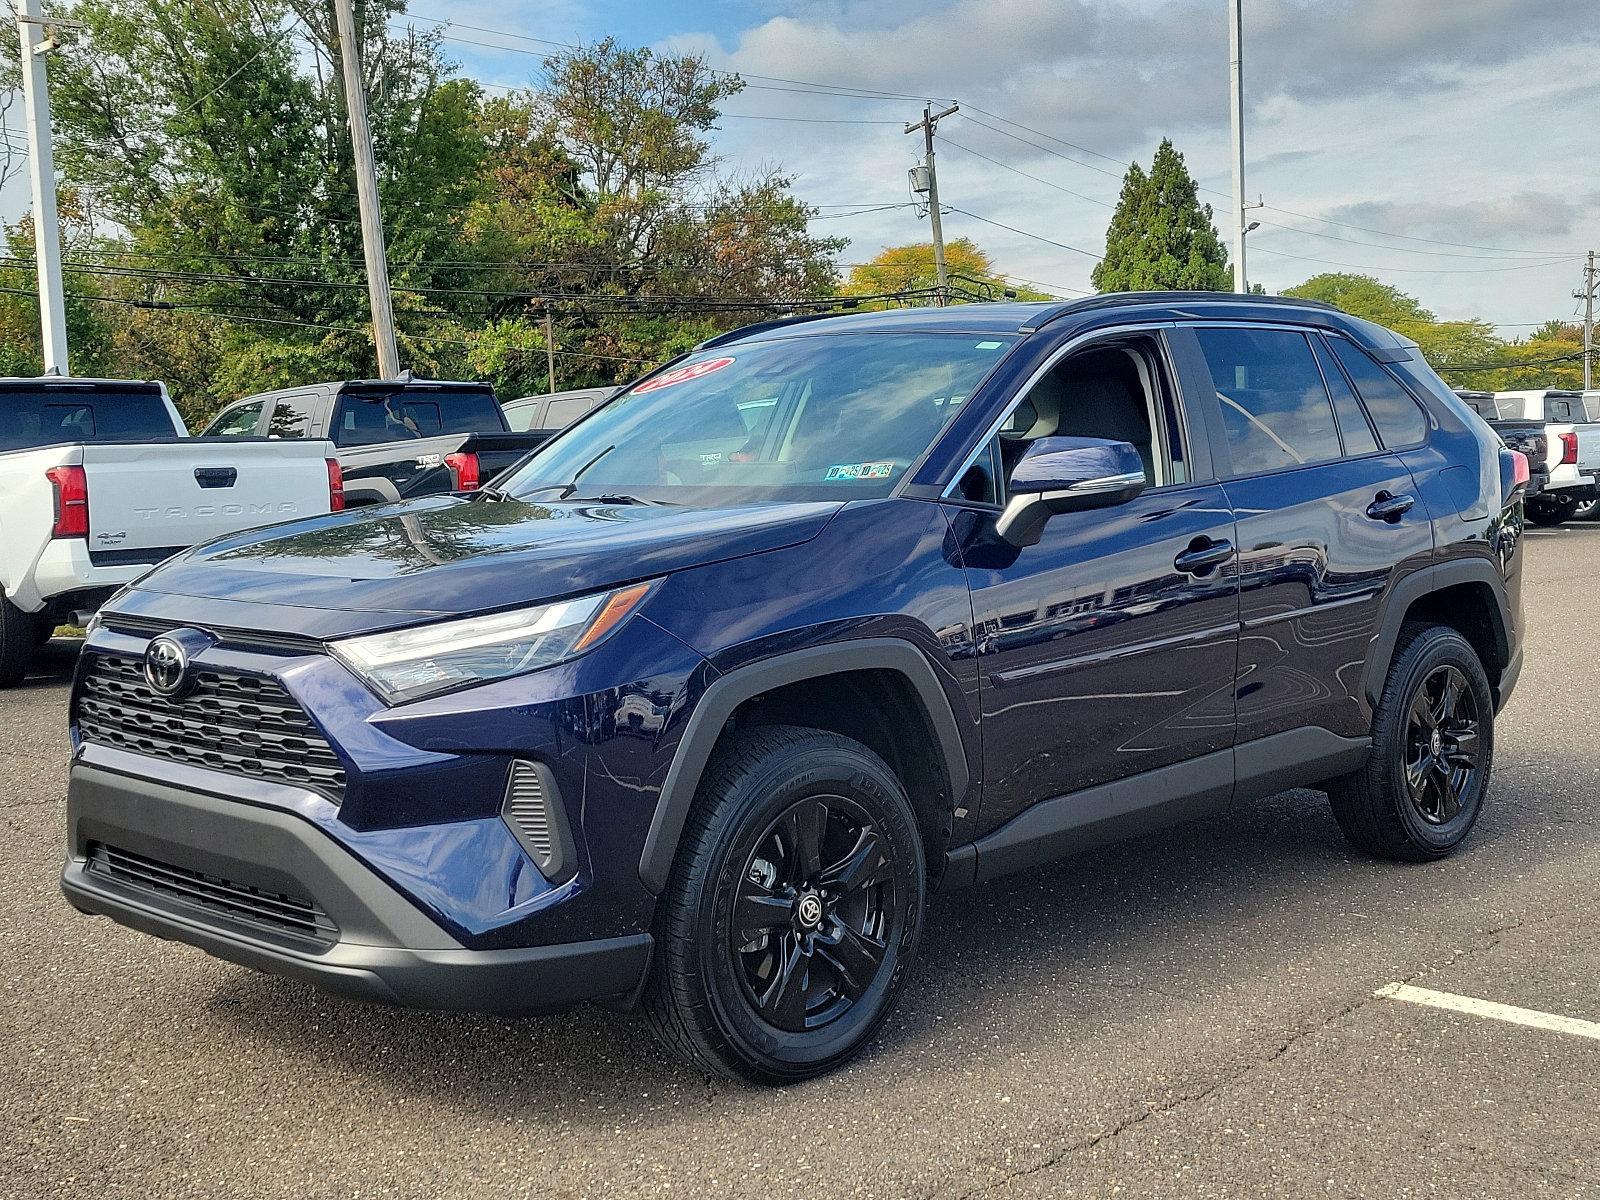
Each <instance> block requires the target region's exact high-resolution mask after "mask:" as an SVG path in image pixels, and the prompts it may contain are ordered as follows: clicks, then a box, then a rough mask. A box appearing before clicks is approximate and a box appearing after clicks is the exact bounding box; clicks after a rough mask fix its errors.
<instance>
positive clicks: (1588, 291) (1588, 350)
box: [1573, 250, 1600, 392]
mask: <svg viewBox="0 0 1600 1200" xmlns="http://www.w3.org/2000/svg"><path fill="white" fill-rule="evenodd" d="M1597 282H1600V277H1597V273H1596V270H1595V265H1594V251H1593V250H1591V251H1589V260H1588V262H1587V263H1586V264H1585V265H1584V268H1583V291H1581V292H1574V293H1573V295H1574V296H1576V297H1577V298H1578V299H1580V300H1582V301H1583V390H1584V391H1586V392H1587V391H1589V390H1590V389H1592V388H1593V387H1594V292H1595V287H1596V284H1597Z"/></svg>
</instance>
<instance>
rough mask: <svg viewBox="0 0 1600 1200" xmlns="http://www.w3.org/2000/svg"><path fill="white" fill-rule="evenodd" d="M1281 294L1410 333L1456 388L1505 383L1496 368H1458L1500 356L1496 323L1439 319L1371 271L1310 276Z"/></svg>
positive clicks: (1431, 361)
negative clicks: (1321, 303)
mask: <svg viewBox="0 0 1600 1200" xmlns="http://www.w3.org/2000/svg"><path fill="white" fill-rule="evenodd" d="M1283 294H1284V295H1285V296H1295V297H1298V298H1299V299H1302V300H1320V301H1322V302H1323V303H1324V304H1331V305H1333V306H1334V307H1335V308H1338V309H1342V310H1344V311H1345V312H1347V313H1349V314H1350V315H1351V316H1353V317H1363V318H1365V319H1366V320H1368V321H1375V322H1377V323H1378V324H1379V325H1384V326H1387V327H1388V328H1390V329H1392V330H1394V331H1395V332H1396V333H1398V334H1400V335H1401V336H1403V337H1408V338H1410V339H1411V340H1412V341H1414V342H1416V343H1417V346H1418V348H1419V349H1420V350H1421V351H1422V356H1423V357H1424V358H1425V359H1427V360H1428V363H1429V364H1430V365H1431V366H1432V367H1433V368H1434V369H1435V370H1439V369H1441V368H1442V369H1443V370H1444V372H1445V375H1446V378H1447V379H1449V381H1450V383H1451V385H1452V386H1454V387H1461V388H1487V389H1490V390H1493V389H1495V388H1504V387H1506V386H1508V385H1506V384H1504V383H1499V382H1496V379H1497V374H1498V373H1497V372H1493V371H1465V370H1461V369H1459V368H1463V367H1471V366H1476V365H1478V364H1481V363H1493V362H1495V361H1497V360H1498V359H1499V357H1500V355H1501V353H1502V351H1503V349H1504V344H1503V343H1502V342H1501V340H1500V339H1499V338H1498V337H1496V336H1495V332H1494V327H1493V326H1492V325H1490V324H1488V323H1487V322H1485V321H1478V320H1469V321H1441V320H1439V319H1438V318H1437V317H1436V316H1434V314H1433V313H1431V312H1429V311H1428V310H1427V309H1426V308H1424V307H1423V306H1422V303H1421V301H1419V300H1418V299H1417V298H1416V297H1415V296H1410V295H1407V294H1406V293H1405V292H1402V291H1401V290H1400V289H1399V288H1396V287H1393V286H1391V285H1390V284H1387V283H1380V282H1379V281H1378V280H1376V279H1373V278H1372V277H1371V276H1370V275H1353V274H1347V273H1341V272H1329V273H1326V274H1322V275H1313V276H1312V277H1311V278H1310V279H1308V280H1306V281H1305V282H1304V283H1302V284H1298V285H1297V286H1295V287H1292V288H1289V289H1287V290H1286V291H1285V292H1284V293H1283Z"/></svg>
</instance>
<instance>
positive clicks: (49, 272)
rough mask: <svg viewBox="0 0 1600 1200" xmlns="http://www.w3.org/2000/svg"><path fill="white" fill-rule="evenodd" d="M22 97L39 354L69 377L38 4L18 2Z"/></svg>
mask: <svg viewBox="0 0 1600 1200" xmlns="http://www.w3.org/2000/svg"><path fill="white" fill-rule="evenodd" d="M19 8H20V11H19V12H18V14H17V31H18V33H19V34H20V36H21V40H22V62H21V64H20V66H21V68H22V96H23V100H24V101H25V104H26V107H27V110H28V174H29V176H30V177H31V180H32V185H33V241H34V247H33V257H34V260H35V262H36V264H37V266H38V269H39V331H40V349H41V351H42V355H43V358H44V373H45V374H46V375H65V374H67V373H68V372H67V303H66V296H65V291H64V288H63V285H62V281H61V226H60V224H58V222H57V220H56V166H55V155H54V154H53V153H52V151H51V146H50V82H49V79H48V73H47V71H46V68H45V55H46V54H48V53H49V52H50V51H51V50H52V49H53V48H54V42H53V41H51V40H49V39H43V40H41V39H40V37H39V35H40V33H41V32H42V30H43V27H44V23H45V22H44V13H43V10H42V7H41V5H40V0H21V4H20V6H19Z"/></svg>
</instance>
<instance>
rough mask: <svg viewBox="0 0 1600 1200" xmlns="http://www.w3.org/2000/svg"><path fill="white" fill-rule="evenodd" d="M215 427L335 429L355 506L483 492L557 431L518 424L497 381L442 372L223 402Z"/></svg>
mask: <svg viewBox="0 0 1600 1200" xmlns="http://www.w3.org/2000/svg"><path fill="white" fill-rule="evenodd" d="M205 433H206V436H207V437H251V436H264V437H276V438H327V439H328V440H329V441H331V442H332V443H333V444H334V447H335V448H336V450H337V453H338V457H339V467H340V470H341V472H342V474H343V476H344V496H345V504H346V505H347V506H349V507H359V506H361V505H367V504H386V503H388V502H390V501H394V500H410V499H413V498H415V497H417V496H430V495H436V494H438V493H442V492H470V491H475V490H477V489H478V488H479V487H481V486H482V485H483V484H486V483H488V482H489V480H491V479H493V478H494V477H495V476H496V475H498V474H500V472H501V471H503V470H505V469H506V468H507V467H509V466H511V465H512V464H513V463H515V462H517V461H518V460H520V459H521V458H522V457H523V456H524V455H526V454H527V453H528V452H529V451H532V450H534V449H537V448H538V447H539V446H540V445H541V444H542V443H543V442H544V441H545V439H546V438H547V437H548V434H546V433H544V432H537V433H515V432H512V430H511V428H510V426H509V425H507V424H506V418H505V413H504V412H503V411H502V410H501V408H500V402H499V401H498V400H496V399H495V394H494V391H493V389H491V388H490V387H489V385H488V384H484V383H472V382H463V381H455V380H437V379H351V380H336V381H334V382H331V383H308V384H302V385H301V386H299V387H292V388H283V389H281V390H279V391H275V392H261V393H258V394H256V395H254V396H246V397H245V398H244V399H243V400H236V401H235V402H234V403H232V404H230V405H229V406H228V407H227V408H225V409H223V410H222V411H221V412H220V413H218V414H217V416H216V418H215V419H214V420H213V421H212V422H211V424H210V425H209V426H207V427H206V431H205Z"/></svg>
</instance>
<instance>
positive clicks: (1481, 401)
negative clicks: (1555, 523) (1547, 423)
mask: <svg viewBox="0 0 1600 1200" xmlns="http://www.w3.org/2000/svg"><path fill="white" fill-rule="evenodd" d="M1456 395H1457V396H1459V397H1461V399H1463V400H1465V401H1466V402H1467V407H1468V408H1470V409H1472V411H1473V412H1475V413H1477V414H1478V415H1479V416H1480V417H1482V418H1483V419H1484V421H1486V422H1487V423H1488V425H1489V428H1490V429H1492V430H1494V431H1495V432H1496V433H1498V434H1499V435H1500V440H1501V441H1502V442H1504V443H1505V444H1506V445H1507V446H1509V447H1511V449H1513V450H1516V451H1518V452H1519V453H1521V454H1522V455H1523V456H1524V457H1525V458H1527V460H1528V473H1529V478H1528V488H1527V491H1526V493H1525V494H1524V499H1527V500H1532V499H1533V498H1534V497H1535V496H1537V495H1538V494H1539V493H1540V492H1542V491H1544V488H1545V484H1547V483H1548V482H1549V481H1550V463H1549V454H1550V443H1549V435H1548V434H1546V433H1545V428H1544V422H1543V421H1523V420H1518V419H1514V418H1506V417H1502V416H1500V413H1499V408H1498V407H1497V406H1496V404H1495V396H1494V393H1493V392H1473V391H1464V390H1462V389H1460V388H1457V389H1456Z"/></svg>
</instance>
